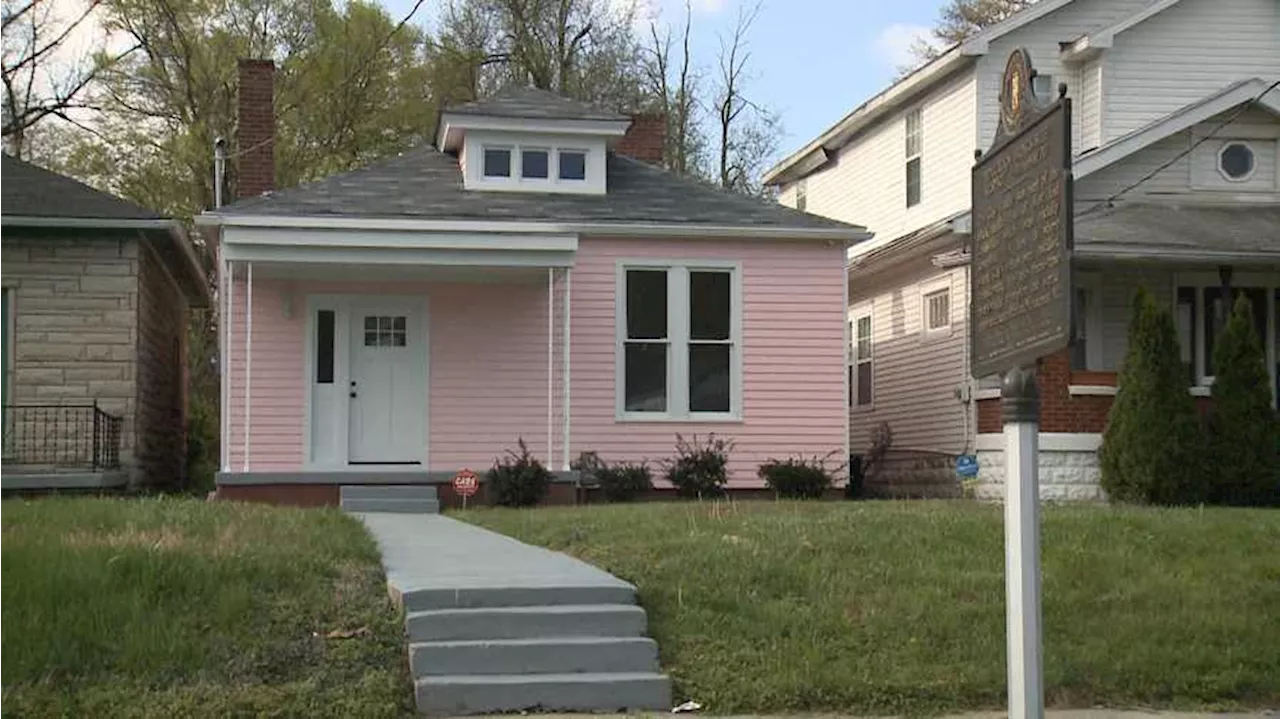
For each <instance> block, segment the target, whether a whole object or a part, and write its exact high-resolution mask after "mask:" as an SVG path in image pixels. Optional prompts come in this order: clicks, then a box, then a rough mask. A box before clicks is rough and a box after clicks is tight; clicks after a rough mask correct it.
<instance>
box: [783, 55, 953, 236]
mask: <svg viewBox="0 0 1280 719" xmlns="http://www.w3.org/2000/svg"><path fill="white" fill-rule="evenodd" d="M973 87H974V85H973V74H972V73H971V72H968V71H966V72H963V73H960V74H958V75H956V76H954V77H952V78H950V79H947V80H946V81H944V82H943V83H942V84H940V85H939V86H938V87H936V88H935V89H934V90H933V91H932V92H931V93H930V95H929V97H928V98H927V99H926V100H925V101H924V102H923V103H922V104H917V105H915V106H913V108H912V109H915V108H919V109H920V110H921V124H922V127H923V128H924V129H925V133H926V134H927V138H925V141H924V144H925V154H926V155H927V160H926V161H924V162H923V163H922V164H921V178H920V182H921V187H922V188H923V190H924V191H923V194H922V196H921V201H920V204H918V205H916V206H914V207H912V208H910V209H908V208H907V206H906V202H904V198H905V197H906V172H905V170H904V148H905V147H906V123H905V121H904V113H896V114H893V115H890V116H888V117H886V118H885V119H884V120H883V121H881V122H879V123H876V124H875V125H873V126H872V127H870V128H868V129H867V130H866V131H865V132H863V133H862V134H860V135H859V136H857V137H855V138H853V139H852V141H850V143H849V144H848V145H846V146H845V147H843V148H841V149H840V151H839V152H838V153H837V155H836V157H835V158H833V159H832V161H831V163H830V164H829V165H827V166H826V167H824V168H822V169H820V170H818V171H817V172H814V173H813V174H811V175H809V176H808V178H807V181H806V184H807V187H806V208H805V209H806V210H807V211H808V212H812V213H815V214H819V215H823V216H826V217H830V218H833V219H837V220H843V221H846V222H855V223H857V224H860V225H865V226H866V227H867V228H869V229H870V230H871V231H872V232H875V233H876V236H877V237H878V238H891V237H897V236H899V235H902V234H904V233H907V232H910V231H912V230H916V229H919V228H921V227H924V226H926V225H929V224H932V223H934V222H937V221H938V220H941V219H943V218H945V217H948V216H950V215H952V214H955V213H957V212H960V211H963V210H964V209H966V208H967V207H968V206H969V171H970V168H972V167H973V150H974V145H973V122H974V104H973V102H974V100H973V92H974V90H973ZM793 186H794V183H793ZM791 192H793V190H792V189H791V188H786V189H785V190H784V192H783V195H782V196H783V202H784V204H787V205H790V206H792V207H794V206H795V204H794V195H793V194H791ZM788 198H790V200H791V201H787V199H788Z"/></svg>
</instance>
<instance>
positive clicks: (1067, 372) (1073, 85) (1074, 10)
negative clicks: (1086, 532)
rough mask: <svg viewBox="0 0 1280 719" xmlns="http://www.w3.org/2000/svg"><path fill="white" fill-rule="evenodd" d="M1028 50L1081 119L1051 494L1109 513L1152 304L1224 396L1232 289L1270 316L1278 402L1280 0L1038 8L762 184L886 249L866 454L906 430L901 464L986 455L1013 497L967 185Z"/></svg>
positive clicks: (1046, 475) (858, 360) (873, 323)
mask: <svg viewBox="0 0 1280 719" xmlns="http://www.w3.org/2000/svg"><path fill="white" fill-rule="evenodd" d="M1019 46H1021V47H1025V48H1027V50H1028V51H1029V52H1030V54H1031V57H1032V61H1033V64H1034V66H1035V68H1036V69H1037V71H1038V72H1039V76H1038V77H1037V78H1036V79H1035V87H1036V91H1037V94H1038V95H1041V96H1042V97H1044V99H1045V100H1048V99H1050V98H1051V97H1053V96H1054V95H1055V94H1056V92H1057V87H1058V85H1059V84H1065V85H1066V88H1067V96H1068V97H1070V98H1072V101H1073V121H1072V140H1073V148H1074V153H1075V158H1074V174H1075V178H1076V184H1075V199H1076V203H1077V204H1076V221H1075V227H1076V235H1075V238H1076V267H1077V272H1076V287H1077V292H1076V302H1077V307H1078V310H1079V311H1078V312H1077V315H1078V316H1079V317H1080V318H1082V319H1081V321H1080V322H1079V323H1078V328H1077V339H1076V341H1075V342H1073V345H1072V347H1071V349H1070V350H1069V351H1066V352H1063V353H1061V354H1060V355H1057V356H1054V357H1051V358H1048V359H1047V360H1046V361H1045V362H1044V363H1043V364H1042V368H1041V376H1042V379H1041V394H1042V407H1043V411H1042V424H1041V430H1042V436H1041V451H1042V457H1041V463H1042V465H1043V466H1044V467H1045V471H1044V472H1043V473H1042V477H1041V482H1042V492H1043V493H1044V494H1045V495H1046V496H1053V497H1072V498H1087V497H1095V496H1098V495H1099V490H1098V488H1097V462H1096V449H1097V447H1098V445H1099V443H1100V440H1101V432H1102V429H1103V426H1104V425H1105V420H1106V413H1107V410H1108V409H1109V407H1110V401H1111V400H1110V397H1111V396H1112V395H1114V394H1115V385H1116V370H1117V369H1118V368H1119V364H1120V362H1121V360H1122V358H1123V357H1124V354H1125V349H1126V335H1127V325H1128V313H1129V304H1130V300H1131V298H1132V295H1133V293H1134V291H1135V290H1136V288H1137V287H1138V286H1139V285H1144V286H1146V287H1147V288H1148V289H1149V290H1151V291H1152V292H1153V293H1155V295H1156V297H1157V299H1159V300H1160V301H1162V302H1164V303H1166V304H1167V305H1168V306H1169V307H1171V308H1174V309H1175V310H1176V317H1177V320H1178V322H1179V328H1180V333H1181V335H1182V338H1183V352H1184V357H1185V359H1186V361H1187V371H1188V378H1189V380H1190V381H1191V383H1192V384H1193V385H1194V386H1193V388H1192V392H1193V393H1195V394H1198V395H1208V393H1209V392H1208V387H1209V385H1210V384H1211V382H1212V375H1213V369H1212V343H1213V337H1214V332H1215V327H1218V326H1220V325H1218V322H1220V319H1219V318H1218V315H1217V313H1218V312H1219V311H1220V310H1221V308H1222V307H1223V306H1224V303H1222V302H1221V298H1222V297H1224V296H1226V293H1228V292H1230V291H1232V290H1244V291H1245V292H1246V293H1247V295H1248V296H1249V297H1250V298H1251V299H1252V300H1253V301H1254V307H1255V314H1257V315H1258V317H1257V321H1258V329H1259V331H1260V333H1261V334H1262V336H1263V337H1264V341H1265V348H1266V352H1267V359H1268V365H1269V368H1270V369H1271V372H1272V379H1273V384H1274V385H1280V378H1277V375H1280V351H1278V349H1277V343H1278V342H1280V339H1278V337H1280V307H1278V306H1277V305H1280V171H1278V168H1280V87H1277V83H1280V1H1278V0H1040V2H1038V3H1036V4H1034V5H1032V6H1031V7H1029V8H1028V9H1026V10H1024V11H1022V12H1020V13H1017V14H1015V15H1013V16H1011V17H1010V18H1008V19H1007V20H1005V21H1003V22H1001V23H999V24H997V25H994V26H992V27H990V28H987V29H986V30H984V31H982V32H981V33H979V34H978V35H976V36H974V37H973V38H971V39H970V40H968V41H966V42H964V43H962V44H960V45H958V46H956V47H953V48H951V49H949V50H948V51H947V52H945V53H944V54H942V55H941V56H940V57H939V58H937V59H936V60H934V61H933V62H931V63H929V64H927V65H925V66H924V67H922V68H920V69H919V70H916V71H915V72H914V73H912V74H910V75H908V76H907V77H905V78H903V79H902V80H900V81H899V82H897V83H895V84H894V85H892V86H891V87H889V88H888V89H886V90H884V91H883V92H881V93H879V94H878V95H876V96H875V97H873V98H871V99H870V100H867V101H866V102H864V103H863V104H862V105H860V106H859V107H857V108H856V109H854V110H853V111H852V112H851V113H849V114H848V115H846V116H845V117H844V118H843V119H841V120H840V121H839V122H837V123H836V124H835V125H833V126H832V127H831V128H830V129H828V130H827V131H825V132H824V133H823V134H822V135H820V136H819V137H818V138H816V139H814V140H813V141H811V142H809V143H808V144H806V145H805V146H804V147H803V148H801V149H800V150H798V151H797V152H795V153H794V154H792V155H791V156H790V157H788V158H786V159H785V160H784V161H782V162H781V163H779V164H778V165H777V166H776V167H774V168H773V169H771V170H770V171H769V172H768V173H767V174H766V177H765V181H766V182H767V183H769V184H771V185H774V186H776V187H778V188H779V190H780V197H781V201H782V202H783V203H784V204H787V205H790V206H793V207H797V208H800V209H804V210H806V211H809V212H813V213H816V214H820V215H824V216H827V217H831V218H834V219H848V218H852V217H857V218H858V220H859V221H860V223H862V224H865V225H866V226H867V227H868V229H870V230H871V231H873V232H874V233H875V234H876V239H875V240H873V241H871V242H869V243H863V244H861V245H858V246H857V247H855V248H854V249H853V250H852V251H851V254H850V266H849V283H850V285H849V286H850V290H849V292H850V313H849V321H850V332H851V338H852V347H851V352H850V357H851V360H850V363H851V366H850V368H849V373H850V378H851V385H850V386H851V389H850V398H849V401H850V414H851V420H850V428H851V429H850V432H851V443H852V445H853V447H854V448H855V451H857V448H859V447H865V446H867V442H868V439H867V438H868V435H869V433H870V432H871V431H873V430H874V429H875V428H876V427H877V426H879V425H880V424H881V423H884V422H887V423H888V424H889V426H890V428H891V429H892V432H893V448H894V449H895V450H897V451H907V450H909V451H911V453H916V454H919V453H924V454H925V455H935V456H944V457H948V456H951V455H955V454H960V453H964V452H970V451H974V450H976V451H977V452H978V454H979V459H980V462H981V464H982V471H981V475H980V476H981V478H982V479H983V480H984V486H985V489H986V490H987V491H989V492H991V493H998V492H999V491H1000V490H999V481H1000V479H1001V478H1000V476H999V467H1000V464H1001V463H1000V462H999V461H998V460H999V451H998V448H999V446H1000V444H999V441H998V440H999V436H998V435H997V434H996V433H997V432H999V430H1000V420H999V408H998V399H997V398H996V396H995V395H996V394H997V392H996V390H994V389H993V388H992V387H993V385H991V384H990V383H988V382H983V383H976V382H973V381H971V380H970V379H969V361H968V333H967V329H968V328H967V321H966V320H967V318H968V306H967V299H968V286H969V277H968V271H969V267H968V262H967V260H968V251H967V243H968V240H969V234H968V232H969V226H970V220H969V197H970V172H971V168H972V165H973V160H974V152H975V150H979V149H986V148H987V147H988V146H989V145H990V143H991V138H992V136H993V135H994V132H995V124H996V121H997V115H998V106H999V105H998V94H999V86H1000V76H1001V72H1002V70H1003V67H1004V63H1005V60H1006V58H1007V57H1008V55H1009V53H1010V51H1011V50H1013V49H1014V48H1016V47H1019ZM1273 392H1280V387H1278V388H1277V389H1273ZM933 465H934V466H935V467H938V468H940V470H941V472H942V473H945V472H946V470H945V469H941V468H943V467H945V464H944V463H943V462H935V463H933Z"/></svg>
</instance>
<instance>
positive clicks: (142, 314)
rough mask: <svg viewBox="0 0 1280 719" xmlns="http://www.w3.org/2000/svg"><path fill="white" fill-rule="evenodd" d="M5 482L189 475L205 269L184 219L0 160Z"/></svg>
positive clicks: (128, 481)
mask: <svg viewBox="0 0 1280 719" xmlns="http://www.w3.org/2000/svg"><path fill="white" fill-rule="evenodd" d="M0 170H2V171H3V204H2V205H0V210H2V212H0V224H2V226H3V235H2V239H3V242H0V246H2V248H3V275H2V285H3V293H2V296H3V330H4V332H3V348H4V351H3V370H4V374H3V405H4V422H3V427H4V440H3V451H4V455H3V462H4V475H3V487H4V489H6V490H27V489H55V488H98V487H113V486H124V485H130V486H133V485H162V484H166V483H170V482H173V481H176V480H177V479H179V478H181V477H182V476H183V474H184V472H185V456H186V429H185V428H186V378H187V372H186V360H185V357H186V334H187V333H186V330H187V316H188V311H189V310H190V308H192V307H202V306H207V305H208V303H209V295H210V292H209V289H208V284H207V282H206V281H205V273H204V270H203V269H202V267H201V263H200V261H199V260H198V259H197V256H196V253H195V250H194V248H193V247H192V245H191V243H190V241H189V240H188V238H187V236H186V233H185V232H184V231H183V228H182V226H181V225H180V224H179V223H178V222H177V221H175V220H171V219H167V218H164V217H161V216H159V215H158V214H156V213H154V212H152V211H150V210H147V209H144V208H142V207H139V206H137V205H134V204H132V203H130V202H126V201H124V200H121V199H119V198H117V197H113V196H111V195H108V194H106V193H103V192H99V191H97V190H94V189H92V188H90V187H88V186H86V185H83V184H81V183H79V182H77V181H75V180H73V179H71V178H69V177H64V176H62V175H58V174H56V173H52V172H49V171H47V170H43V169H41V168H39V167H36V166H34V165H32V164H29V163H27V162H23V161H22V160H18V159H16V158H13V157H10V156H8V155H4V156H3V165H2V166H0Z"/></svg>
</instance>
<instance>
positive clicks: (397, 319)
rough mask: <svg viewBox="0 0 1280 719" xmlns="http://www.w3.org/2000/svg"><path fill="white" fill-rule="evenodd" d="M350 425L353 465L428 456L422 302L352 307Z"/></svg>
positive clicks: (407, 461)
mask: <svg viewBox="0 0 1280 719" xmlns="http://www.w3.org/2000/svg"><path fill="white" fill-rule="evenodd" d="M350 317H351V371H350V386H349V388H348V395H349V402H350V405H349V406H350V410H349V414H348V417H349V420H348V424H347V428H348V434H349V442H350V444H349V446H348V454H347V461H348V462H349V463H351V464H421V463H422V461H423V457H424V455H425V454H426V451H425V449H426V442H427V437H426V424H427V423H426V412H427V338H426V332H425V325H424V323H423V318H422V307H421V304H420V302H419V303H415V302H407V301H404V300H389V299H388V300H376V299H372V298H371V299H368V300H361V301H358V302H354V303H352V305H351V314H350Z"/></svg>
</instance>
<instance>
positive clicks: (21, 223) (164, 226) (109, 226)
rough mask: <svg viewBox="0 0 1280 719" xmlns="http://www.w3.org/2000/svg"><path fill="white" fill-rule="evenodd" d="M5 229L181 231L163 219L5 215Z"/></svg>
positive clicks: (179, 226) (178, 225) (174, 222)
mask: <svg viewBox="0 0 1280 719" xmlns="http://www.w3.org/2000/svg"><path fill="white" fill-rule="evenodd" d="M0 225H4V226H6V227H8V226H13V227H66V228H74V229H84V230H171V231H181V230H182V223H180V222H178V221H177V220H166V219H164V218H154V219H128V218H99V217H33V216H30V215H6V216H4V217H3V218H0Z"/></svg>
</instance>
